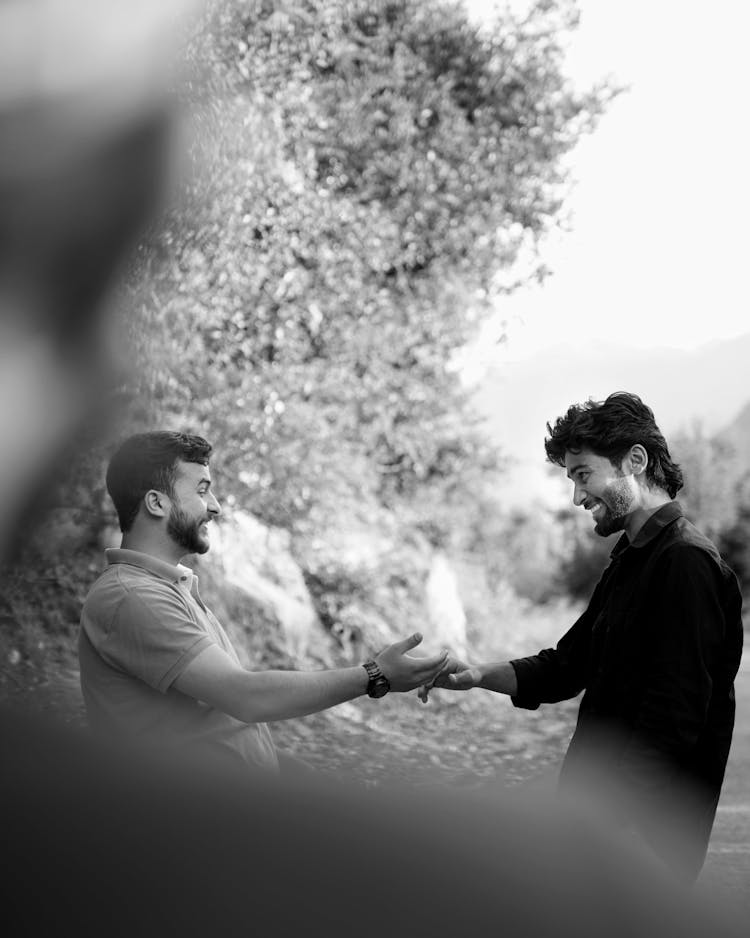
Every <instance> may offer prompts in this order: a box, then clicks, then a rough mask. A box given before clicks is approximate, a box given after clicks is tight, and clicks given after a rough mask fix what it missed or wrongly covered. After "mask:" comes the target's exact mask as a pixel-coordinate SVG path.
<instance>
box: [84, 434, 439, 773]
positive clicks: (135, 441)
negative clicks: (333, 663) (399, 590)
mask: <svg viewBox="0 0 750 938" xmlns="http://www.w3.org/2000/svg"><path fill="white" fill-rule="evenodd" d="M210 453H211V446H210V444H209V443H207V442H206V441H205V440H204V439H203V438H202V437H199V436H193V435H189V434H181V433H173V432H163V431H159V432H152V433H142V434H137V435H136V436H133V437H131V438H129V439H128V440H126V441H125V443H124V444H123V445H122V446H121V447H120V449H119V450H118V451H117V452H116V453H115V455H114V457H113V458H112V460H111V462H110V465H109V468H108V471H107V490H108V491H109V494H110V496H111V497H112V500H113V502H114V504H115V508H116V509H117V514H118V517H119V521H120V528H121V530H122V532H123V537H122V546H121V547H120V548H119V549H112V550H108V551H107V561H108V564H109V566H108V568H107V569H106V570H105V572H104V573H103V574H102V575H101V576H100V577H99V579H98V580H97V581H96V583H95V584H94V586H93V587H92V589H91V591H90V592H89V594H88V596H87V597H86V601H85V603H84V606H83V611H82V613H81V629H80V633H79V646H78V650H79V659H80V665H81V687H82V690H83V696H84V700H85V703H86V709H87V712H88V716H89V721H90V723H91V725H92V727H93V728H94V729H95V730H97V731H99V732H101V733H102V734H104V735H106V736H108V737H109V738H112V737H119V738H122V737H123V736H125V737H129V738H131V739H133V740H139V741H143V742H151V743H153V744H155V745H158V746H159V747H160V748H162V749H163V748H165V747H169V748H175V749H185V750H195V748H196V747H201V748H202V750H203V751H206V752H210V753H213V754H214V755H216V756H219V757H223V758H228V759H229V760H230V761H232V762H236V761H237V760H238V759H239V760H240V761H241V762H242V763H244V764H245V765H246V766H250V767H255V768H260V769H264V770H270V771H276V770H277V769H278V756H277V752H276V749H275V747H274V744H273V741H272V739H271V734H270V732H269V730H268V727H267V726H266V722H267V721H272V720H285V719H289V718H291V717H298V716H304V715H306V714H309V713H315V712H317V711H319V710H325V709H327V708H328V707H333V706H335V705H336V704H339V703H343V702H344V701H347V700H351V699H353V698H355V697H359V696H361V695H363V694H369V696H371V697H382V696H383V695H384V694H385V693H387V692H388V691H389V690H393V691H408V690H412V689H413V688H415V687H418V686H420V684H423V683H424V682H425V681H430V680H432V678H433V677H434V676H435V675H436V674H437V673H438V671H439V670H440V668H441V667H442V666H443V665H444V664H445V662H446V658H447V656H446V655H445V654H439V655H434V656H432V657H429V658H415V657H412V656H410V655H409V654H407V652H408V651H409V650H410V649H412V648H414V647H415V646H416V645H418V644H419V642H420V641H421V637H420V636H419V635H418V634H414V635H412V636H410V637H409V638H407V639H405V640H403V641H401V642H397V643H395V644H393V645H391V646H389V647H388V648H386V649H385V650H384V651H382V652H380V654H378V655H375V656H374V657H373V658H372V659H371V660H370V661H367V662H365V663H364V664H363V665H359V666H356V667H350V668H341V669H338V670H329V671H319V672H302V671H249V670H247V669H246V668H244V667H242V665H241V664H240V661H239V658H238V657H237V653H236V651H235V649H234V648H233V646H232V644H231V642H230V641H229V639H228V637H227V635H226V632H225V631H224V629H223V628H222V626H221V625H220V624H219V622H218V621H217V619H216V618H215V616H214V615H213V614H212V613H211V612H210V610H209V609H208V608H207V607H206V606H205V604H204V603H203V600H202V598H201V596H200V593H199V592H198V578H197V577H196V576H195V574H194V573H193V572H192V570H190V569H189V568H188V567H186V566H184V565H183V564H182V563H181V559H182V558H183V557H184V556H185V555H186V554H203V553H205V552H206V551H207V550H208V549H209V546H210V541H209V534H208V526H209V524H210V523H211V522H212V521H213V520H214V519H216V518H217V517H218V515H219V513H220V510H221V509H220V507H219V503H218V502H217V500H216V497H215V496H214V494H213V492H212V490H211V475H210V472H209V467H208V460H209V455H210Z"/></svg>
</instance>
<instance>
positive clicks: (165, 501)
mask: <svg viewBox="0 0 750 938" xmlns="http://www.w3.org/2000/svg"><path fill="white" fill-rule="evenodd" d="M143 504H144V505H145V507H146V511H147V513H148V514H149V515H151V516H152V517H154V518H164V517H166V514H167V510H168V508H169V498H168V497H167V496H166V495H165V494H164V492H157V491H156V489H149V491H148V492H146V494H145V495H144V496H143Z"/></svg>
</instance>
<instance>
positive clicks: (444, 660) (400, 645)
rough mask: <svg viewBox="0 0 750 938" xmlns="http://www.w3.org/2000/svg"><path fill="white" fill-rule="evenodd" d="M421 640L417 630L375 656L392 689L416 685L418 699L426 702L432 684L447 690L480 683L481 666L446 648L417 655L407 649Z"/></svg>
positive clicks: (411, 687)
mask: <svg viewBox="0 0 750 938" xmlns="http://www.w3.org/2000/svg"><path fill="white" fill-rule="evenodd" d="M421 641H422V636H421V635H420V634H419V633H418V632H417V633H415V634H414V635H412V636H410V637H409V638H408V639H405V640H404V641H401V642H396V643H394V644H393V645H389V646H388V648H385V649H384V650H383V651H381V652H380V654H378V655H376V656H375V659H374V660H375V663H376V664H377V665H378V667H379V668H380V670H381V672H382V673H383V675H384V676H385V677H386V679H387V682H388V685H390V689H391V690H395V691H404V690H411V689H413V688H414V687H419V699H420V700H421V701H422V702H423V703H427V701H428V699H429V694H430V691H431V690H432V689H433V688H435V687H440V688H447V689H448V690H470V689H471V688H472V687H480V686H483V685H482V680H483V677H484V675H483V671H482V668H481V667H473V666H471V665H468V664H466V663H465V662H463V661H461V660H459V659H458V658H454V657H453V656H452V655H450V654H449V653H448V652H447V651H443V652H440V653H439V654H436V655H432V656H430V657H427V658H418V657H415V656H413V655H410V654H409V653H408V652H409V651H410V650H411V649H412V648H414V647H416V646H417V645H418V644H419V643H420V642H421Z"/></svg>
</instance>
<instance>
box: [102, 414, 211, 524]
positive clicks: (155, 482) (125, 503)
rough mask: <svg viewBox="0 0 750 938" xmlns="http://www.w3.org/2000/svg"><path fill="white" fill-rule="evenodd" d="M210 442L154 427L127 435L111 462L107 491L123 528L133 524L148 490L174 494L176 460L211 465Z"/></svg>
mask: <svg viewBox="0 0 750 938" xmlns="http://www.w3.org/2000/svg"><path fill="white" fill-rule="evenodd" d="M211 449H212V447H211V444H210V443H208V442H206V440H204V439H203V437H202V436H195V435H194V434H192V433H176V432H174V431H171V430H153V431H151V432H150V433H136V434H135V435H134V436H131V437H128V439H127V440H125V442H124V443H122V445H121V446H120V448H119V449H118V450H117V452H116V453H115V454H114V456H113V457H112V459H111V460H110V462H109V467H108V468H107V491H108V492H109V494H110V497H111V499H112V501H113V502H114V503H115V508H116V509H117V517H118V518H119V519H120V530H121V531H123V532H125V531H129V530H130V528H131V527H132V526H133V522H134V521H135V518H136V515H137V514H138V510H139V508H140V506H141V501H142V499H143V496H144V495H145V494H146V492H148V491H150V490H151V489H156V490H157V491H159V492H164V494H165V495H169V496H170V497H171V496H172V495H173V494H174V483H175V479H176V477H177V463H178V462H180V461H182V462H194V463H200V464H201V465H203V466H207V465H208V457H209V456H210V455H211Z"/></svg>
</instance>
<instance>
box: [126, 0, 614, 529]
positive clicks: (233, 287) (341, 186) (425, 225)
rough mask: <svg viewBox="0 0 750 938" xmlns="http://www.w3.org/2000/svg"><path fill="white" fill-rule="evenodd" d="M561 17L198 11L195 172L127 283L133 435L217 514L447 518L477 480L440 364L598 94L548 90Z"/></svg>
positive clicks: (416, 6)
mask: <svg viewBox="0 0 750 938" xmlns="http://www.w3.org/2000/svg"><path fill="white" fill-rule="evenodd" d="M574 21H575V14H574V9H573V7H572V6H571V5H570V4H568V3H565V2H560V3H556V2H548V0H545V2H538V3H537V4H536V5H535V6H533V8H532V9H531V11H530V12H529V14H528V15H527V16H525V17H523V18H520V17H514V16H512V15H511V14H509V13H506V14H505V15H504V17H503V18H501V19H500V20H499V21H498V22H497V23H496V24H495V25H494V26H493V27H492V28H481V29H480V28H477V27H476V26H474V25H471V24H470V23H469V21H468V20H467V18H466V15H465V13H464V12H463V10H462V8H461V7H460V5H456V4H451V3H446V2H426V0H422V2H417V0H390V2H377V3H374V4H373V3H371V2H368V3H365V2H360V0H356V2H343V3H342V2H333V0H294V2H284V3H268V2H250V0H248V2H234V3H217V4H214V5H213V6H212V7H211V9H210V17H209V18H208V21H207V22H206V23H204V24H203V28H202V29H201V30H200V31H199V32H198V33H197V34H196V35H195V36H194V37H193V39H192V41H191V43H190V44H189V46H188V60H189V61H190V62H191V63H193V65H195V64H196V63H199V65H200V72H201V80H200V81H198V80H196V81H195V82H194V84H193V85H192V86H191V87H190V88H189V89H188V91H189V93H188V97H189V99H190V100H189V103H190V105H191V106H192V115H193V128H194V138H193V139H194V144H193V155H194V157H195V165H196V169H195V171H194V173H193V174H192V176H191V179H190V183H189V185H188V186H187V187H186V192H185V193H184V198H183V200H182V201H181V203H180V206H179V208H178V209H176V210H173V211H172V212H171V213H170V214H169V216H168V217H167V218H166V220H165V221H164V223H163V225H161V226H160V228H159V230H157V231H155V232H154V233H153V235H152V237H151V238H150V239H149V240H148V242H147V243H144V244H143V245H142V247H141V252H140V263H139V264H138V265H137V276H135V277H134V278H133V301H132V306H133V313H132V317H131V332H132V336H133V338H134V341H135V346H136V349H137V352H138V362H137V371H136V374H137V379H136V380H134V382H133V383H132V386H131V387H130V388H129V389H128V393H129V395H130V398H131V400H132V401H133V407H132V410H131V412H132V413H133V414H134V415H136V416H135V417H134V418H133V422H134V423H138V422H140V423H143V424H149V425H154V424H157V423H169V424H172V425H180V426H184V425H186V424H189V425H190V426H192V428H193V429H198V430H203V431H204V432H205V434H206V435H207V436H208V437H209V438H210V439H211V440H212V441H214V442H215V443H216V444H218V453H217V462H219V463H220V464H221V467H222V468H223V469H225V470H226V472H225V475H226V477H227V478H229V479H233V480H234V479H236V480H238V482H237V483H236V487H235V490H234V493H233V494H234V496H235V497H236V498H237V500H238V501H239V502H240V503H242V504H244V505H246V506H247V507H249V508H251V509H252V510H253V511H255V512H256V513H257V514H258V515H259V516H261V517H263V518H265V519H266V520H268V521H271V522H274V523H280V524H283V525H286V526H294V525H299V524H301V523H302V522H304V521H305V519H310V518H311V517H312V516H314V514H315V512H319V513H321V512H323V513H324V512H326V511H328V510H330V509H331V508H332V507H333V506H335V505H339V504H341V503H342V502H348V503H353V504H354V503H356V504H360V505H364V504H366V503H367V502H368V500H372V502H373V503H376V502H377V503H379V504H380V505H386V506H389V507H395V506H400V507H399V510H405V511H408V510H417V509H416V508H415V506H419V509H418V511H419V512H421V514H422V515H423V516H424V517H428V516H430V515H434V514H436V513H437V514H439V513H440V512H439V511H438V509H439V508H440V507H443V506H445V505H446V504H450V505H457V506H458V505H460V504H461V501H462V499H463V500H464V501H465V500H466V498H467V497H471V492H472V488H473V487H475V486H476V485H481V480H482V478H485V477H486V475H487V473H488V472H492V471H493V467H494V466H495V465H496V460H495V457H494V456H493V454H492V452H491V450H490V448H489V447H488V446H487V444H486V443H485V442H484V440H483V438H482V435H481V433H480V432H479V431H478V429H477V427H476V425H475V421H474V419H473V417H472V416H471V413H470V409H469V407H468V400H467V395H466V393H465V391H464V390H463V389H462V386H461V382H460V377H459V375H458V374H457V372H456V368H455V364H454V357H455V353H456V351H457V350H458V349H460V348H461V347H462V346H463V345H464V344H465V343H466V341H467V340H468V339H469V338H470V337H471V336H472V335H473V334H474V330H475V329H476V327H477V324H478V322H479V321H480V320H481V317H482V316H483V314H484V313H486V311H487V310H488V309H490V307H491V304H492V302H493V300H494V299H495V297H496V294H497V292H498V290H499V287H498V286H497V282H496V273H497V271H498V270H500V269H506V270H507V269H508V268H510V267H512V265H513V262H514V260H515V258H516V256H517V255H518V252H519V250H520V249H521V246H522V245H524V244H528V243H529V242H532V243H533V242H534V241H535V240H537V239H538V238H540V237H541V236H542V235H543V233H544V232H545V231H546V230H548V228H549V227H550V226H551V225H553V224H554V223H555V220H556V219H557V217H558V215H559V211H560V206H561V200H562V197H563V194H564V188H565V186H564V184H565V179H564V174H563V171H562V168H561V158H562V157H563V155H564V154H565V153H566V152H567V151H568V150H569V149H570V148H571V147H572V146H573V145H574V143H575V142H576V140H577V139H578V137H579V135H580V134H581V133H582V132H583V131H584V130H586V129H588V128H590V127H591V126H592V123H593V122H594V120H595V119H596V117H597V115H598V114H599V113H600V111H601V109H602V107H603V104H604V102H605V100H606V98H607V97H608V94H609V92H608V91H607V90H606V89H604V88H599V89H595V90H593V91H591V92H589V93H586V94H578V93H576V92H574V91H573V90H572V89H571V88H570V87H569V85H568V84H567V82H566V80H565V78H564V75H563V68H562V65H563V62H562V52H561V48H560V33H561V30H562V29H564V28H568V27H571V26H573V25H574ZM537 272H538V274H539V275H540V276H541V275H542V272H543V271H542V268H541V265H540V266H539V269H538V271H537ZM445 523H446V524H447V523H448V522H447V521H446V522H445Z"/></svg>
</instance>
